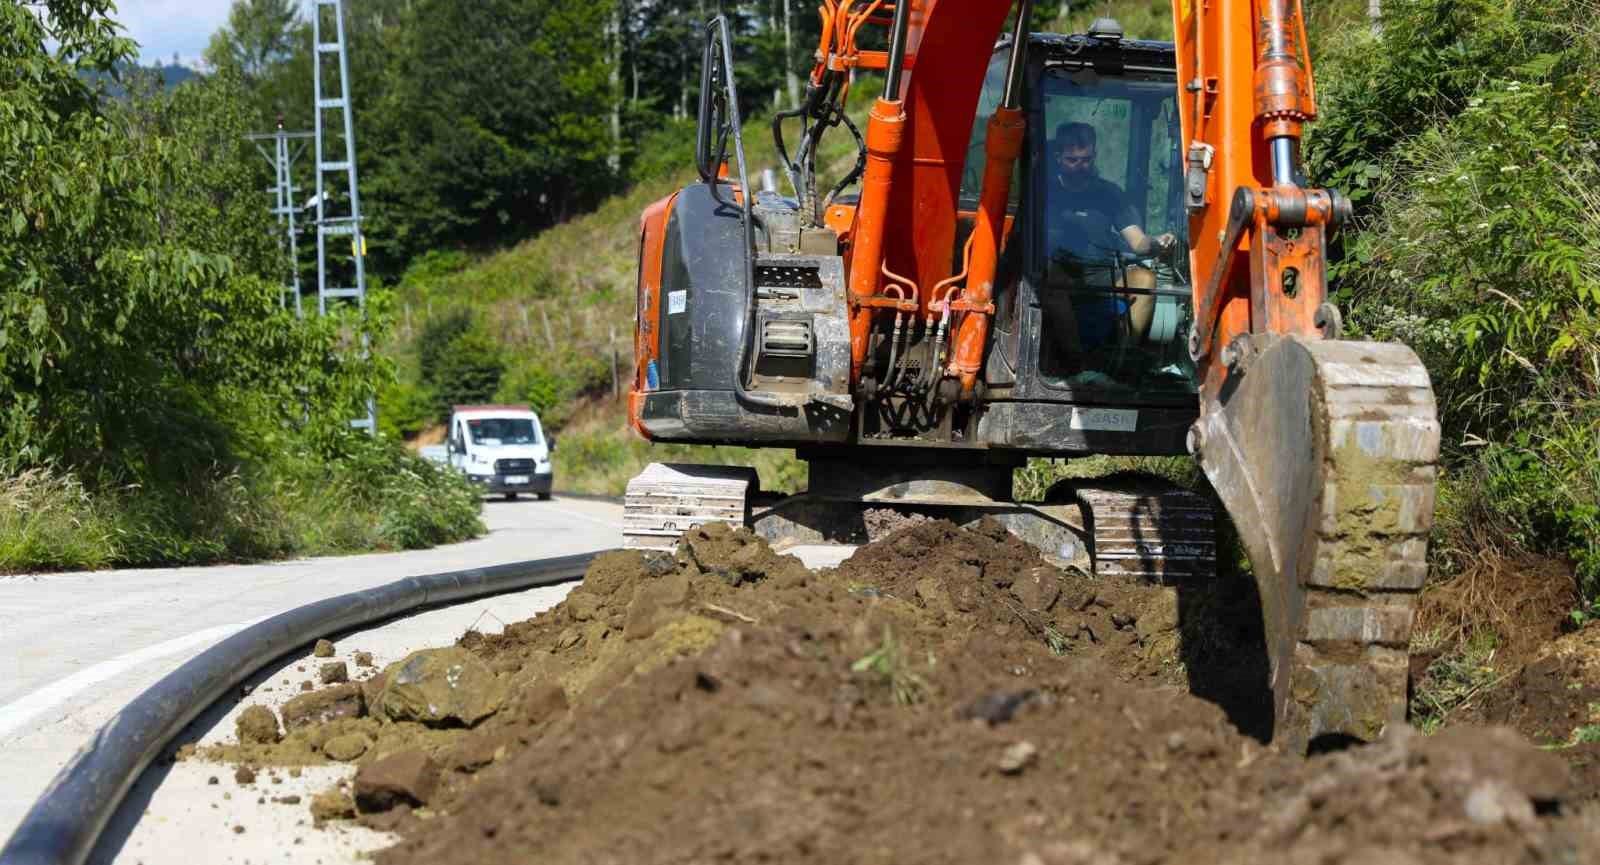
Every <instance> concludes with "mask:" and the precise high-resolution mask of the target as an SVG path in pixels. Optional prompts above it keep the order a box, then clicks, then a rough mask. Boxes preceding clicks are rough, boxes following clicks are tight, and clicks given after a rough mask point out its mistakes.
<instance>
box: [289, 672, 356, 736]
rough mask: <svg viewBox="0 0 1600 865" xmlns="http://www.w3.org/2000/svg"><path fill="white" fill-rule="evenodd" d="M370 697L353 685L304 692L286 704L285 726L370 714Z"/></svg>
mask: <svg viewBox="0 0 1600 865" xmlns="http://www.w3.org/2000/svg"><path fill="white" fill-rule="evenodd" d="M366 708H367V704H366V700H365V699H363V698H362V696H361V688H360V687H359V686H356V685H352V684H348V683H346V684H343V685H334V686H332V687H330V688H323V689H322V690H320V691H312V692H311V693H309V694H301V695H300V696H298V697H295V698H294V699H293V700H290V701H289V702H287V703H285V704H284V706H283V726H284V729H286V730H295V729H299V728H300V727H305V726H307V725H310V724H322V723H326V722H328V721H333V720H336V719H339V718H359V717H361V716H362V715H364V714H366Z"/></svg>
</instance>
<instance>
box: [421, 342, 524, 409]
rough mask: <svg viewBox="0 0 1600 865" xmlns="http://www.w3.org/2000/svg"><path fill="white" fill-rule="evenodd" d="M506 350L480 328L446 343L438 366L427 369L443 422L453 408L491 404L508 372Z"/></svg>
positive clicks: (438, 360) (437, 360) (436, 364)
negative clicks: (484, 403) (473, 404)
mask: <svg viewBox="0 0 1600 865" xmlns="http://www.w3.org/2000/svg"><path fill="white" fill-rule="evenodd" d="M504 351H505V350H504V348H503V347H502V346H501V344H500V342H499V341H498V340H496V339H494V338H493V337H491V336H490V335H489V334H488V333H485V332H484V330H483V329H482V328H479V327H471V328H469V329H467V330H466V331H463V332H461V333H459V334H457V335H456V336H455V337H453V338H452V339H451V340H450V341H449V342H447V343H445V344H444V346H443V348H442V349H441V350H440V351H439V355H438V358H437V359H436V360H435V365H434V366H433V367H432V368H431V369H428V370H425V374H426V376H427V379H428V380H429V383H430V384H431V385H432V388H433V397H434V399H433V402H434V409H435V411H436V412H437V416H438V417H439V419H440V420H445V419H447V418H448V417H449V416H450V409H451V407H452V406H457V405H463V404H467V403H483V402H488V401H489V400H490V399H491V398H493V397H494V394H495V391H496V390H498V389H499V387H500V377H501V376H502V375H504V374H505V371H506V361H505V355H504Z"/></svg>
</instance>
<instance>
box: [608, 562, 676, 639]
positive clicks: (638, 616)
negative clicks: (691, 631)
mask: <svg viewBox="0 0 1600 865" xmlns="http://www.w3.org/2000/svg"><path fill="white" fill-rule="evenodd" d="M688 603H689V577H688V576H687V575H685V574H669V575H667V576H665V577H662V578H660V579H657V580H649V581H646V582H642V583H640V584H639V586H638V588H637V589H635V590H634V592H633V601H632V602H630V603H629V604H628V615H627V620H626V624H625V625H624V626H623V629H622V633H623V636H625V637H627V638H628V639H630V640H642V639H644V638H646V637H648V636H650V635H651V634H654V633H655V632H656V629H657V628H659V627H661V625H663V624H665V621H664V619H666V618H667V616H668V614H669V613H670V612H671V611H672V610H676V609H681V608H683V607H684V606H686V605H687V604H688Z"/></svg>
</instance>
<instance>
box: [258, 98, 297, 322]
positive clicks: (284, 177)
mask: <svg viewBox="0 0 1600 865" xmlns="http://www.w3.org/2000/svg"><path fill="white" fill-rule="evenodd" d="M311 137H312V133H310V132H285V131H283V117H282V116H281V115H280V116H279V117H278V131H276V132H262V133H256V134H253V135H246V136H245V138H246V139H247V140H249V141H253V142H255V145H256V150H257V151H259V152H260V153H261V156H262V158H263V159H265V160H267V163H268V164H270V165H271V166H272V174H273V178H274V182H273V185H272V188H271V189H269V190H267V191H268V192H270V193H272V194H273V204H272V213H273V215H275V216H277V217H278V225H280V226H283V228H284V233H285V234H286V235H287V236H288V243H287V244H286V249H287V250H288V253H289V280H288V282H287V283H286V284H285V285H284V286H283V292H282V293H281V294H280V295H279V296H278V307H279V308H280V309H284V308H287V307H288V305H289V304H288V298H289V297H291V296H292V297H293V298H294V314H295V317H296V318H304V317H305V310H304V309H302V308H301V306H300V254H299V253H300V249H299V242H298V240H297V239H296V237H295V213H296V212H297V211H298V210H299V206H298V205H297V204H295V195H294V193H295V189H296V188H297V187H296V186H295V185H294V177H293V175H292V173H291V171H290V170H291V169H292V168H293V167H294V163H295V161H296V160H298V159H299V158H300V156H301V155H302V154H304V153H305V152H306V146H305V144H304V143H297V144H296V145H294V146H293V147H291V146H290V145H289V142H291V141H294V142H303V141H304V140H305V139H307V138H311ZM268 141H271V142H272V143H273V150H272V153H270V154H269V153H267V147H266V142H268Z"/></svg>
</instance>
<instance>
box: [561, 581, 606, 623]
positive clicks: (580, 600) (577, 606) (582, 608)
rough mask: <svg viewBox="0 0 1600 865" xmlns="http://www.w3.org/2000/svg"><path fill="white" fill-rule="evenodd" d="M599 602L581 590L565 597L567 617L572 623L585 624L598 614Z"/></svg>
mask: <svg viewBox="0 0 1600 865" xmlns="http://www.w3.org/2000/svg"><path fill="white" fill-rule="evenodd" d="M599 609H600V600H599V599H598V598H596V597H595V596H594V595H592V594H590V593H588V592H585V591H583V590H581V589H579V590H575V591H573V593H572V594H570V595H568V596H567V615H568V616H571V617H572V620H573V621H574V622H587V621H589V620H590V619H592V618H594V617H595V614H596V613H597V612H599Z"/></svg>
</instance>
